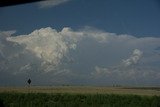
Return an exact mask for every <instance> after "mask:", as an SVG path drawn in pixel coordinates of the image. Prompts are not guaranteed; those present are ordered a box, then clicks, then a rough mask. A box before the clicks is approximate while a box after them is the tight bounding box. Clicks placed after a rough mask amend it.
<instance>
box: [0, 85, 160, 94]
mask: <svg viewBox="0 0 160 107" xmlns="http://www.w3.org/2000/svg"><path fill="white" fill-rule="evenodd" d="M3 92H18V93H70V94H133V95H149V96H153V95H157V96H160V87H94V86H48V87H46V86H45V87H44V86H31V87H0V93H3Z"/></svg>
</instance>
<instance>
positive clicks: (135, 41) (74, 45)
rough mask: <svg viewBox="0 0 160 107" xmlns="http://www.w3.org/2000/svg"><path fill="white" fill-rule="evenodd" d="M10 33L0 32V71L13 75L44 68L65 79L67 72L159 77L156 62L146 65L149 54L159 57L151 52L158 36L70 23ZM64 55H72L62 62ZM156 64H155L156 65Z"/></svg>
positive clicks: (159, 39) (77, 74) (70, 73)
mask: <svg viewBox="0 0 160 107" xmlns="http://www.w3.org/2000/svg"><path fill="white" fill-rule="evenodd" d="M13 33H14V32H11V31H8V33H5V34H7V35H8V36H4V33H2V32H1V33H0V36H1V38H0V44H1V45H0V70H1V71H8V72H13V73H15V74H16V75H18V73H20V72H22V73H26V72H30V73H33V74H34V75H35V74H36V75H37V74H38V73H42V74H41V76H43V72H45V73H46V72H47V73H48V74H47V73H46V74H45V75H46V77H47V76H48V79H49V78H52V76H54V75H63V77H61V76H60V77H61V78H65V77H67V79H69V80H66V79H63V80H66V81H71V80H70V79H71V78H69V75H72V76H73V78H74V76H75V78H77V79H78V78H79V80H81V79H80V78H81V77H83V79H85V80H87V79H89V78H91V77H97V78H96V79H98V80H100V79H101V77H104V78H105V77H107V78H108V79H112V78H113V77H116V79H117V78H120V77H124V78H126V79H131V78H133V79H134V78H141V77H142V79H144V78H150V77H151V76H152V77H156V78H157V79H158V75H160V74H159V72H158V70H157V69H152V68H155V66H154V67H153V66H152V65H147V64H148V62H149V61H150V60H148V58H152V57H153V59H152V63H155V62H156V63H157V62H158V61H160V58H158V57H159V56H158V55H157V56H155V53H154V50H155V49H156V48H157V47H159V46H160V38H155V37H141V38H137V37H135V36H132V35H126V34H120V35H118V34H116V33H109V32H105V31H101V30H97V29H92V28H87V29H86V28H84V29H80V30H73V29H71V28H69V27H64V28H63V29H62V30H61V31H57V30H56V29H53V28H50V27H47V28H41V29H37V30H34V31H33V32H31V33H30V34H26V35H17V36H15V35H14V34H13ZM9 35H11V36H9ZM12 35H14V36H12ZM73 51H74V52H73ZM156 51H157V50H156ZM68 54H69V56H68ZM65 58H66V59H67V60H68V59H69V58H70V59H72V63H68V62H69V61H68V62H67V64H65V65H64V66H63V63H64V62H63V61H65V60H64V59H65ZM86 65H87V66H86ZM145 66H149V68H146V67H145ZM158 66H159V65H158V64H157V66H156V68H158ZM93 68H94V72H92V71H93ZM86 69H87V70H86ZM65 72H66V73H65ZM81 72H83V73H81ZM79 74H81V76H79ZM87 74H88V75H87ZM90 74H91V75H90ZM140 74H142V75H140ZM90 76H91V77H90ZM57 77H58V76H57ZM152 79H153V78H152ZM117 80H119V79H117ZM153 80H154V79H153ZM72 82H74V81H72Z"/></svg>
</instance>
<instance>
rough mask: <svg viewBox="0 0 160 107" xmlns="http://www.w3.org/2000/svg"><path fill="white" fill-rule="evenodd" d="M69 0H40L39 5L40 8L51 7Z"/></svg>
mask: <svg viewBox="0 0 160 107" xmlns="http://www.w3.org/2000/svg"><path fill="white" fill-rule="evenodd" d="M68 1H70V0H44V1H40V2H39V3H38V5H39V7H40V8H50V7H54V6H57V5H60V4H62V3H65V2H68Z"/></svg>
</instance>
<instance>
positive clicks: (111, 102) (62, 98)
mask: <svg viewBox="0 0 160 107" xmlns="http://www.w3.org/2000/svg"><path fill="white" fill-rule="evenodd" d="M0 107H160V90H159V88H157V87H132V88H131V87H85V86H83V87H70V86H65V87H1V88H0Z"/></svg>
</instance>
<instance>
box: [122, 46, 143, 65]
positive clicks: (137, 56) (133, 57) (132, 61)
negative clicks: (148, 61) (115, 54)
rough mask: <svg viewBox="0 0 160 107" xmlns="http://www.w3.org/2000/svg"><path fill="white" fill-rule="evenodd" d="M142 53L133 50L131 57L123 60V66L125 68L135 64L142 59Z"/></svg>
mask: <svg viewBox="0 0 160 107" xmlns="http://www.w3.org/2000/svg"><path fill="white" fill-rule="evenodd" d="M142 54H143V52H142V51H140V50H139V49H135V50H134V51H133V53H132V55H131V56H130V58H128V59H126V60H123V64H124V65H125V66H130V65H132V64H136V63H137V62H138V61H139V60H140V58H141V57H142Z"/></svg>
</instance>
